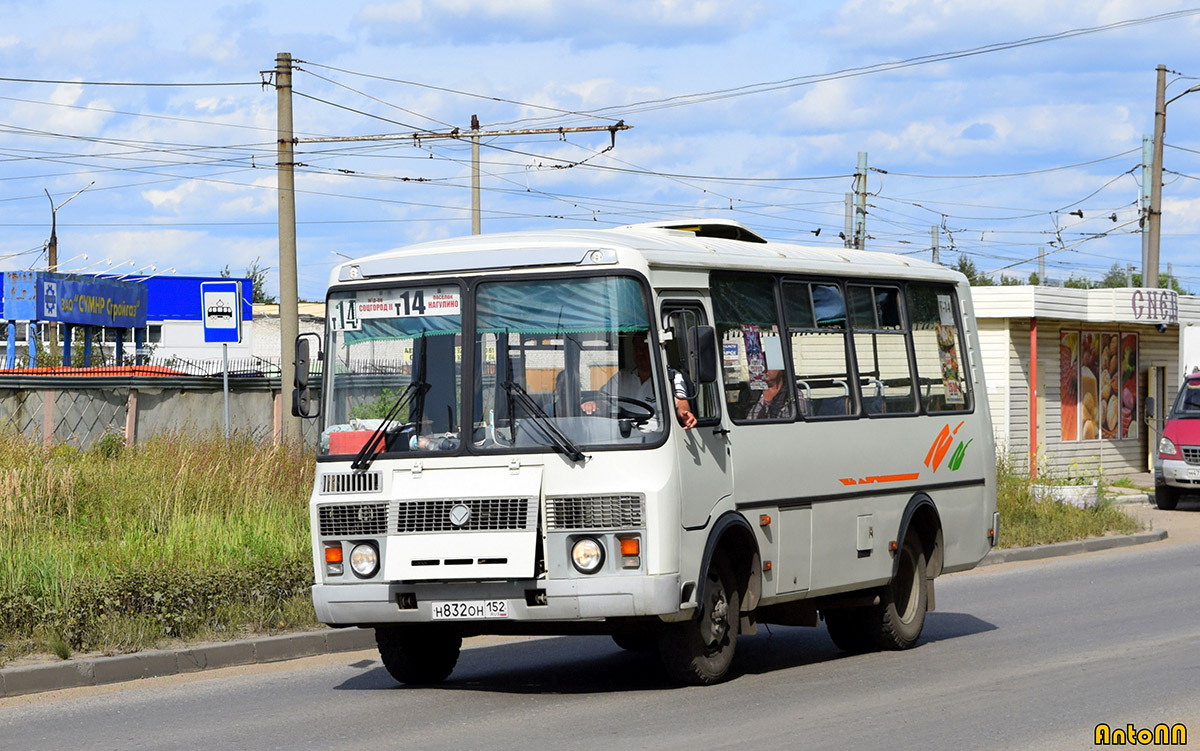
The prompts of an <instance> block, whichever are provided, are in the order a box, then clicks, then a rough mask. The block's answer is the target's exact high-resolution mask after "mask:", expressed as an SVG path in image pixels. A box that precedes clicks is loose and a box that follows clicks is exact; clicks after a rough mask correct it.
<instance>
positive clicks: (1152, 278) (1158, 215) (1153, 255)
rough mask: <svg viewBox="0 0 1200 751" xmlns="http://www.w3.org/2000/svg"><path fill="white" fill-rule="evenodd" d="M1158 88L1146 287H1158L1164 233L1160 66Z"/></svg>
mask: <svg viewBox="0 0 1200 751" xmlns="http://www.w3.org/2000/svg"><path fill="white" fill-rule="evenodd" d="M1155 70H1156V71H1157V72H1158V82H1157V84H1156V85H1155V87H1154V149H1153V152H1154V156H1153V157H1152V159H1153V161H1152V165H1153V166H1152V167H1151V169H1150V210H1149V211H1148V212H1147V216H1146V219H1147V223H1148V225H1149V227H1148V229H1149V237H1147V238H1146V265H1145V267H1144V268H1142V286H1143V287H1152V288H1153V287H1157V286H1158V242H1159V238H1160V236H1161V232H1162V158H1163V134H1164V133H1166V130H1167V104H1166V94H1167V66H1165V65H1160V66H1158V68H1156V69H1155Z"/></svg>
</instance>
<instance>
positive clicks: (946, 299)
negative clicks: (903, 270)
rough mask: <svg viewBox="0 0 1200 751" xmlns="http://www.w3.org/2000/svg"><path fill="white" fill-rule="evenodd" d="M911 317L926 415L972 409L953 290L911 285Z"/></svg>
mask: <svg viewBox="0 0 1200 751" xmlns="http://www.w3.org/2000/svg"><path fill="white" fill-rule="evenodd" d="M907 292H908V294H907V298H908V317H909V321H910V322H911V327H912V337H913V349H914V351H915V352H916V359H917V383H918V385H919V386H920V392H921V402H922V403H923V404H924V405H925V411H926V412H954V411H960V410H969V409H970V408H971V395H970V389H969V388H968V384H967V370H966V367H965V363H964V362H963V338H962V331H961V329H960V328H959V325H958V317H957V316H956V315H955V310H956V309H957V302H956V300H957V298H956V296H955V294H954V288H953V287H949V286H945V285H931V284H910V285H908V290H907Z"/></svg>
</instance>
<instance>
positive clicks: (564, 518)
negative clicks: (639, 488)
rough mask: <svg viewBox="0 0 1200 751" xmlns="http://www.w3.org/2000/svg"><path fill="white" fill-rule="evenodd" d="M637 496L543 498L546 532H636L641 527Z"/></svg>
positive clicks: (642, 503)
mask: <svg viewBox="0 0 1200 751" xmlns="http://www.w3.org/2000/svg"><path fill="white" fill-rule="evenodd" d="M645 501H646V499H645V497H644V496H641V495H598V496H574V497H568V498H547V499H546V529H636V528H638V527H642V526H644V521H643V518H644V514H643V511H644V507H645Z"/></svg>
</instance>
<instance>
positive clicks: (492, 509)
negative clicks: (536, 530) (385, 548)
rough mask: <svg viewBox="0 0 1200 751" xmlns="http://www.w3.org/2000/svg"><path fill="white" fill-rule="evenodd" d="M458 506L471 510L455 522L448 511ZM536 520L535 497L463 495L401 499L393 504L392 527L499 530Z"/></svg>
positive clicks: (408, 530)
mask: <svg viewBox="0 0 1200 751" xmlns="http://www.w3.org/2000/svg"><path fill="white" fill-rule="evenodd" d="M458 506H464V507H466V508H467V509H468V510H469V511H470V512H471V513H470V515H469V516H468V517H467V519H466V521H465V522H462V523H461V524H459V525H456V524H455V523H454V522H453V521H451V516H452V514H451V512H452V511H453V510H454V509H455V508H456V507H458ZM536 523H537V499H535V498H465V499H457V498H451V499H435V500H418V501H401V502H400V503H399V504H397V507H396V527H395V529H396V531H397V532H399V533H401V534H412V533H419V532H500V531H509V530H526V529H531V528H532V527H533V525H535V524H536Z"/></svg>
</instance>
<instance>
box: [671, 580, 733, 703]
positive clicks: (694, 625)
mask: <svg viewBox="0 0 1200 751" xmlns="http://www.w3.org/2000/svg"><path fill="white" fill-rule="evenodd" d="M740 604H741V599H740V597H739V594H738V590H737V580H736V579H735V578H734V576H733V572H732V570H731V568H730V566H729V564H728V563H727V562H726V561H725V560H724V559H723V558H717V559H714V560H713V562H712V564H711V565H710V566H709V569H708V574H707V577H706V579H705V582H704V593H703V595H702V596H701V601H700V603H699V607H698V608H697V611H698V612H697V614H696V617H695V618H693V619H691V620H689V621H685V622H682V623H672V624H669V625H668V626H666V627H665V628H663V630H662V631H660V632H659V636H658V654H659V658H660V659H661V661H662V664H663V668H664V669H665V670H666V671H667V675H668V676H669V677H670V678H671V679H672V680H674V681H676V682H678V683H683V684H685V685H689V686H707V685H710V684H713V683H719V682H720V681H722V680H723V679H724V678H725V675H726V674H727V673H728V672H729V666H730V665H732V664H733V653H734V651H735V650H736V648H737V636H738V624H739V608H740Z"/></svg>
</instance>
